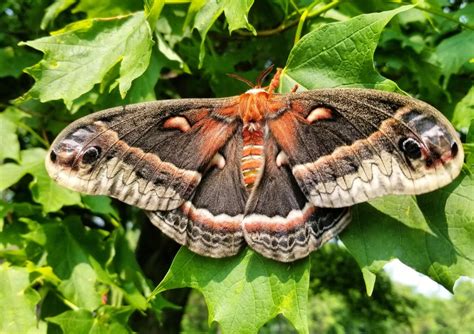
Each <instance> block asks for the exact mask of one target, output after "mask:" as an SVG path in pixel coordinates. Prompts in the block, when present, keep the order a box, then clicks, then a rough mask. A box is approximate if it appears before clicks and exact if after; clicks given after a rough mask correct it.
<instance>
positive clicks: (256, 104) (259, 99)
mask: <svg viewBox="0 0 474 334" xmlns="http://www.w3.org/2000/svg"><path fill="white" fill-rule="evenodd" d="M269 96H270V94H269V93H268V92H267V91H266V90H265V89H263V88H252V89H249V90H248V91H247V92H245V93H244V94H242V95H240V98H239V114H240V117H241V119H242V121H243V122H244V124H248V123H251V122H255V123H258V122H260V121H261V120H262V119H263V118H264V116H265V112H266V111H267V110H268V108H267V102H268V98H269Z"/></svg>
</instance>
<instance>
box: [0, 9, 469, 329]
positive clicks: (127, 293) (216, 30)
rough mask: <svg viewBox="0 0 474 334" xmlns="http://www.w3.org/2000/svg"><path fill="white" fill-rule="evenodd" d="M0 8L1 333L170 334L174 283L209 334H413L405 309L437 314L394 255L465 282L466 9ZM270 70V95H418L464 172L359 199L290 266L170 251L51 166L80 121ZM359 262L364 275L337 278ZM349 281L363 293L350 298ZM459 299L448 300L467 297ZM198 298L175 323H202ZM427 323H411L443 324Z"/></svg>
mask: <svg viewBox="0 0 474 334" xmlns="http://www.w3.org/2000/svg"><path fill="white" fill-rule="evenodd" d="M0 12H1V13H0V78H1V81H0V88H1V89H0V103H1V105H0V108H1V110H2V112H1V113H0V122H1V129H0V130H1V145H0V163H1V165H0V190H1V195H2V196H1V202H0V217H1V225H0V227H1V233H0V258H1V260H2V264H1V266H0V300H1V301H2V306H1V311H0V332H2V333H20V332H31V333H36V332H39V333H43V332H48V333H60V332H61V331H62V332H65V333H88V332H93V333H110V332H114V333H115V332H117V333H121V332H125V333H126V332H129V331H131V330H135V331H140V332H153V330H154V331H156V332H159V333H163V332H165V331H168V332H173V331H177V330H178V329H179V328H180V320H181V315H182V312H183V309H182V308H179V305H184V304H185V303H186V300H187V298H188V295H189V290H188V289H178V290H174V289H177V288H194V289H196V290H198V291H200V292H201V293H202V295H203V296H204V299H205V303H206V305H207V309H208V314H209V318H208V320H209V323H214V324H213V326H214V327H212V328H211V331H215V329H216V326H219V328H220V331H222V332H224V333H234V332H239V333H254V332H256V331H257V330H259V329H260V328H262V329H261V331H262V332H266V331H275V330H278V329H279V330H281V331H287V330H290V329H291V330H297V331H298V332H301V333H306V332H308V331H309V330H311V332H324V331H322V330H321V329H326V330H327V331H335V332H338V331H344V330H349V331H352V330H354V331H359V330H361V331H364V330H365V331H367V330H376V331H382V332H383V331H389V330H390V329H391V328H392V329H393V327H392V326H393V325H394V324H396V323H398V324H400V323H402V324H403V325H402V326H405V327H401V332H403V330H405V329H406V330H409V331H415V332H416V331H419V332H422V331H423V330H424V327H420V326H418V325H419V324H418V325H415V322H414V320H413V319H416V317H419V316H421V313H416V314H411V315H410V314H409V313H410V310H412V309H415V308H416V307H418V309H420V307H421V306H420V305H422V306H423V307H424V308H423V310H427V311H426V312H432V313H433V312H434V313H436V312H439V311H440V310H444V309H443V307H446V308H447V309H448V308H449V307H448V306H439V307H433V308H432V309H428V308H429V307H428V306H426V305H428V304H429V305H434V304H433V303H434V302H432V301H427V300H421V297H418V298H415V297H413V296H411V295H410V296H408V292H399V293H394V292H393V291H392V290H391V288H390V283H388V281H387V279H386V278H385V277H384V275H383V274H380V269H381V268H382V267H383V265H384V264H385V263H387V262H388V261H390V260H392V259H394V258H398V259H400V260H401V261H402V262H404V263H406V264H407V265H409V266H411V267H413V268H415V269H416V270H418V271H419V272H422V273H424V274H426V275H428V276H430V277H431V278H432V279H434V280H435V281H437V282H439V283H440V284H442V285H444V286H445V287H446V288H448V289H450V290H452V289H453V286H454V283H455V281H456V280H457V279H458V278H459V277H460V276H469V277H474V224H473V222H474V203H473V202H474V177H473V176H472V172H473V171H474V158H473V156H474V155H473V154H472V152H473V150H474V123H473V119H474V88H473V79H474V4H472V3H468V2H467V1H444V0H423V1H418V2H416V3H415V2H414V3H413V4H406V3H402V2H400V1H395V2H391V3H388V2H384V1H380V0H370V1H344V0H333V1H318V0H316V1H304V0H301V1H288V0H262V1H258V2H257V1H256V2H254V1H251V0H250V1H249V0H247V1H236V0H220V1H217V0H212V1H203V0H193V1H171V0H169V1H157V0H156V1H153V0H145V2H144V3H143V2H142V1H139V0H126V1H112V0H101V1H98V0H96V1H90V0H56V1H44V2H42V1H35V0H21V1H15V0H6V1H3V2H2V3H1V4H0ZM269 64H275V65H276V66H278V67H282V68H284V71H283V75H282V82H281V86H280V91H281V92H287V91H289V90H290V89H291V88H292V87H293V86H294V85H295V84H298V85H299V86H300V87H301V88H302V89H314V88H321V87H341V86H344V87H368V88H376V89H384V90H392V91H399V92H401V91H405V92H407V93H409V94H411V95H413V96H415V97H418V98H420V99H422V100H425V101H427V102H429V103H431V104H432V105H434V106H436V107H437V108H438V109H439V110H441V111H442V112H443V113H444V114H445V115H446V116H447V117H448V118H449V119H450V120H451V121H452V123H453V124H454V125H455V127H456V128H457V129H458V130H459V131H460V133H461V137H462V139H463V142H465V145H464V148H465V151H466V153H467V158H466V164H465V168H464V171H463V173H462V174H461V175H460V176H459V178H457V179H456V180H455V181H454V182H453V183H452V184H451V185H449V186H447V187H445V188H443V189H440V190H438V191H435V192H433V193H430V194H426V195H422V196H417V197H410V196H405V197H401V196H399V197H395V196H391V197H385V198H382V199H378V200H375V201H372V202H370V203H369V204H362V205H358V206H356V207H355V208H354V211H353V212H354V220H353V222H352V224H351V225H350V226H349V227H348V228H347V230H346V231H344V232H343V233H342V234H341V236H340V238H341V241H342V243H343V245H344V246H342V243H340V242H339V243H338V244H333V245H331V246H326V247H325V249H323V250H321V251H319V252H317V253H315V254H314V255H313V256H311V257H310V258H307V259H303V260H301V261H297V262H295V263H291V264H282V263H277V262H274V261H271V260H268V259H265V258H263V257H261V256H259V255H258V254H255V253H253V252H252V251H251V250H248V249H247V250H245V251H243V252H241V253H240V254H239V255H237V256H236V257H233V258H229V259H222V260H213V259H208V258H203V257H200V256H197V255H195V254H193V253H191V252H189V251H188V250H187V249H185V248H183V249H180V250H179V251H177V249H178V248H177V246H176V244H174V243H173V242H172V241H170V240H168V239H166V238H164V237H163V236H162V235H161V234H160V233H159V232H158V231H156V230H155V229H154V228H153V227H151V226H150V224H149V223H148V221H147V220H146V218H145V217H144V215H143V214H142V213H141V212H139V210H136V209H135V208H131V207H127V206H125V205H123V204H121V203H119V202H116V201H113V200H111V199H109V198H107V197H92V196H85V195H80V194H78V193H74V192H71V191H69V190H67V189H64V188H61V187H60V186H58V185H56V184H55V183H54V182H53V181H52V180H50V179H49V177H48V176H47V174H46V171H45V169H44V166H43V160H44V155H45V152H46V149H47V148H48V146H49V143H51V141H52V140H53V139H54V137H55V135H57V134H58V132H59V131H60V130H61V129H62V128H64V127H65V126H66V125H67V124H68V123H70V122H71V121H72V120H74V119H77V118H78V117H81V116H83V115H86V114H88V113H91V112H93V111H96V110H100V109H104V108H107V107H112V106H117V105H122V104H126V103H135V102H142V101H149V100H154V99H164V98H180V97H211V96H227V95H233V94H240V93H242V91H243V90H245V89H246V88H245V87H243V86H242V84H241V83H240V82H238V81H235V80H233V79H231V78H229V77H227V76H226V74H227V73H236V74H239V75H241V76H244V77H246V78H248V79H250V80H254V79H255V78H256V77H257V75H258V73H259V72H260V71H261V70H262V69H264V68H265V67H266V66H268V65H269ZM341 252H342V253H341ZM325 254H326V255H325ZM348 254H351V256H352V257H353V259H355V261H356V262H354V260H353V259H352V258H350V257H348V256H349V255H348ZM341 257H342V258H343V259H344V261H346V262H344V261H340V260H339V259H340V258H341ZM338 263H339V266H337V267H335V264H338ZM348 263H349V265H348ZM355 263H357V264H358V267H359V268H360V270H361V273H362V274H360V272H358V270H357V267H352V268H356V270H344V268H348V266H350V264H352V265H354V264H355ZM328 268H334V270H332V271H331V270H329V269H328ZM321 273H325V275H326V276H324V275H322V274H321ZM377 275H379V276H378V277H379V279H378V281H377V282H378V283H377V285H376V277H377ZM329 277H331V278H333V279H334V281H330V280H328V278H329ZM341 277H342V278H343V279H345V280H343V279H341ZM362 279H363V282H364V284H365V289H366V292H367V293H368V294H369V295H370V294H372V292H374V291H375V292H374V297H373V298H372V299H370V298H369V297H367V296H366V295H365V292H364V293H362V294H361V291H360V289H359V288H360V284H359V283H362ZM321 280H322V281H325V282H326V283H324V284H323V283H321ZM358 280H359V281H360V282H359V281H358ZM318 282H319V283H318ZM357 282H359V283H357ZM352 284H353V285H352ZM358 284H359V285H358ZM384 286H385V288H384ZM337 287H340V289H341V290H340V291H337ZM374 288H375V290H374ZM469 289H470V288H469V287H465V286H464V285H463V288H462V289H461V288H460V289H459V290H460V291H461V292H460V294H456V296H455V298H454V300H453V301H451V303H452V304H450V307H452V308H456V307H457V308H459V309H460V310H462V307H463V305H464V306H465V305H466V304H467V303H468V302H467V301H466V299H467V300H471V301H472V298H473V294H472V287H471V290H469ZM377 291H379V293H381V294H382V295H383V296H384V297H383V298H382V299H380V298H376V296H377V293H378V292H377ZM346 292H347V293H346ZM191 296H193V295H191ZM308 296H310V298H309V299H308ZM348 296H352V297H351V298H348ZM193 298H194V297H192V298H191V299H190V301H191V302H190V303H188V306H187V307H186V309H185V310H186V311H185V313H186V316H185V317H184V320H183V323H182V328H183V329H186V330H197V329H198V328H197V327H193V326H198V323H199V321H198V318H199V316H194V318H193V316H192V314H193V310H192V306H193V303H194V302H193V300H194V299H193ZM168 300H170V301H172V302H170V301H168ZM195 303H196V305H197V306H196V305H195V306H196V307H198V308H197V309H198V310H201V309H200V308H199V305H200V304H199V303H200V302H199V298H198V299H197V300H196V302H195ZM358 303H359V304H358ZM323 305H327V307H326V306H323ZM357 305H358V306H357ZM370 305H371V306H370ZM439 305H446V304H443V302H441V301H439ZM453 305H454V306H453ZM356 306H357V307H356ZM357 309H360V312H359V313H357V312H356V311H355V310H357ZM383 310H385V311H383ZM199 312H201V311H199ZM364 312H366V313H365V315H364ZM384 312H385V313H384ZM325 314H327V317H324V315H325ZM336 314H342V315H344V316H342V315H341V316H335V315H336ZM369 314H370V315H371V316H368V315H369ZM278 315H280V316H278ZM456 315H459V312H458V313H456V314H453V315H452V318H451V319H454V318H456ZM201 316H202V315H201ZM190 317H191V318H190ZM275 317H277V318H275ZM282 317H284V318H286V319H287V320H283V318H282ZM371 317H372V318H371ZM473 317H474V316H473V315H472V314H467V315H465V318H464V319H468V320H467V322H465V321H463V324H472V321H474V320H473ZM190 319H191V320H190ZM272 319H273V320H272ZM349 319H350V320H349ZM354 319H359V321H354ZM360 319H362V320H360ZM364 319H365V320H366V321H365V320H364ZM374 319H375V320H374ZM377 319H378V320H377ZM440 319H441V317H438V318H437V317H436V316H433V318H430V319H429V320H430V321H431V323H430V322H429V321H428V320H427V321H426V324H425V323H423V324H424V325H426V326H427V328H431V329H432V330H438V329H439V328H441V329H442V328H445V329H446V328H454V327H455V326H456V325H455V323H454V320H453V321H451V322H449V321H445V323H442V324H441V325H440V321H442V319H441V320H440ZM456 319H457V318H456ZM469 319H470V320H469ZM286 321H287V322H286ZM371 321H372V322H373V324H370V323H371ZM391 321H392V322H391ZM469 321H471V322H469ZM216 324H218V325H216ZM315 324H320V327H317V326H316V325H315ZM323 325H324V326H323ZM262 326H263V327H262ZM325 326H326V327H325ZM370 326H372V327H370ZM377 326H379V327H377ZM417 326H418V327H417ZM450 326H451V327H450ZM458 327H459V326H458ZM203 328H205V330H209V329H208V328H207V327H206V326H204V327H203ZM466 328H468V327H466Z"/></svg>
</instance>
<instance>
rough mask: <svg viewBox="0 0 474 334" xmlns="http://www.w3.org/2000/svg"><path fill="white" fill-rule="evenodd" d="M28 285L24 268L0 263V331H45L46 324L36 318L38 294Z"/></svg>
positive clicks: (27, 277)
mask: <svg viewBox="0 0 474 334" xmlns="http://www.w3.org/2000/svg"><path fill="white" fill-rule="evenodd" d="M30 285H31V283H30V280H29V273H28V271H27V270H26V269H25V268H19V267H10V266H9V265H8V263H6V262H4V263H3V264H2V265H0V300H1V301H2V302H1V303H0V332H2V333H31V334H33V333H46V326H45V325H46V324H45V323H44V322H38V319H37V318H36V305H37V304H38V303H39V301H40V295H39V293H38V292H36V291H35V290H33V289H32V288H31V287H30Z"/></svg>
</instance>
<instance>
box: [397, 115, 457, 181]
mask: <svg viewBox="0 0 474 334" xmlns="http://www.w3.org/2000/svg"><path fill="white" fill-rule="evenodd" d="M402 121H403V123H405V124H406V126H404V127H403V128H402V129H401V133H400V135H399V137H398V141H397V145H398V148H399V149H400V151H401V152H402V153H403V155H404V157H405V159H406V160H407V161H409V162H410V163H411V164H412V165H413V166H415V167H416V169H419V170H423V171H425V172H426V171H428V173H427V174H430V173H429V171H433V173H435V172H436V173H440V172H443V171H446V172H448V174H449V175H450V176H451V177H450V178H451V179H452V178H454V177H456V176H457V175H458V174H459V171H460V170H461V167H462V164H463V160H464V153H463V149H462V143H461V141H460V139H459V136H458V134H457V132H456V131H455V130H454V128H453V126H452V125H451V124H450V123H449V122H448V121H447V120H446V119H445V118H444V117H440V115H439V114H438V115H436V116H435V115H432V114H431V113H428V112H426V111H425V112H424V113H421V112H419V111H417V110H412V111H409V112H407V113H405V114H404V115H403V116H402Z"/></svg>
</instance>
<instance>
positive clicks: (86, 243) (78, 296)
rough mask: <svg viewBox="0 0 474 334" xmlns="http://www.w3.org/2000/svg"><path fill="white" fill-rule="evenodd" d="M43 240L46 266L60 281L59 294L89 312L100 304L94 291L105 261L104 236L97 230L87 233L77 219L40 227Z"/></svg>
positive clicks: (97, 292)
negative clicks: (100, 268)
mask: <svg viewBox="0 0 474 334" xmlns="http://www.w3.org/2000/svg"><path fill="white" fill-rule="evenodd" d="M41 229H42V233H44V235H45V237H46V239H45V243H44V246H45V248H46V251H47V263H48V264H49V265H50V266H51V267H52V268H53V271H54V273H55V274H56V276H58V277H59V278H60V279H61V284H60V285H59V287H58V288H59V290H60V291H61V292H62V294H63V295H64V296H65V297H66V298H67V299H68V300H69V301H71V302H72V303H73V304H75V305H77V306H78V307H81V308H85V309H88V310H90V311H92V310H94V309H96V308H97V307H98V306H99V305H100V304H101V294H100V293H99V291H98V290H97V288H98V287H97V283H98V279H97V273H96V271H97V268H99V267H100V266H101V265H100V263H101V262H105V258H104V259H100V258H99V259H98V256H100V257H104V255H105V254H106V251H105V250H104V246H105V243H104V241H103V239H104V235H103V233H102V232H101V231H100V230H90V231H87V230H86V229H85V228H84V226H83V225H82V223H81V221H80V220H79V219H77V217H71V218H69V217H68V218H67V219H66V220H64V221H63V223H61V224H59V223H47V224H43V225H41Z"/></svg>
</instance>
